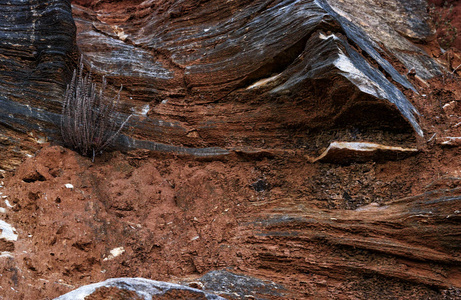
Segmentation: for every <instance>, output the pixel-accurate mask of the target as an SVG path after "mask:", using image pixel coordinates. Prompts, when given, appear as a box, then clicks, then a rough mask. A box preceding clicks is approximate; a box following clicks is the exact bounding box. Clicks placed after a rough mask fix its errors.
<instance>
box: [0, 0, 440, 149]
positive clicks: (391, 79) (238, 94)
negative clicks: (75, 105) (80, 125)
mask: <svg viewBox="0 0 461 300" xmlns="http://www.w3.org/2000/svg"><path fill="white" fill-rule="evenodd" d="M423 7H424V5H423V3H422V2H421V1H410V2H405V3H403V2H399V1H396V2H395V3H393V5H390V4H388V3H387V2H382V1H378V0H376V1H373V2H371V3H370V2H369V1H367V3H366V5H365V4H364V3H362V2H361V1H349V2H347V1H346V2H344V1H333V0H331V1H324V0H322V1H308V0H305V1H288V0H287V1H279V2H277V3H273V2H272V1H232V2H228V1H214V2H206V3H202V2H200V1H197V2H190V1H162V2H152V1H144V2H141V1H134V2H133V1H132V2H128V3H121V2H114V3H104V2H98V1H95V2H92V1H75V2H74V6H73V9H72V13H73V17H74V20H75V23H76V25H77V36H76V41H77V45H78V51H79V52H81V53H82V54H83V55H84V57H85V62H86V64H87V66H88V67H90V66H91V68H92V70H93V72H94V73H96V74H99V75H106V76H107V77H108V78H109V80H110V83H111V84H112V85H113V86H115V87H118V86H119V85H121V84H123V86H124V93H123V97H122V98H123V102H124V108H123V112H124V113H125V114H134V116H135V117H134V118H132V121H131V123H130V124H129V125H130V126H131V130H130V133H129V134H127V135H126V136H124V137H122V138H120V139H119V141H118V147H123V146H124V147H127V148H145V149H150V150H158V151H166V152H178V153H187V154H193V155H201V156H203V155H208V156H209V155H212V156H216V155H222V154H227V153H228V152H229V151H230V150H235V149H239V148H241V147H247V148H248V147H250V148H263V149H300V148H301V149H308V150H310V151H314V152H315V151H318V150H319V146H327V145H328V140H329V139H331V138H332V135H333V134H328V132H329V131H331V132H335V134H338V133H339V135H340V137H341V138H342V139H347V138H349V139H350V134H349V131H350V130H360V131H361V132H363V133H364V135H365V136H366V137H367V139H368V140H369V141H377V140H382V139H383V136H384V137H388V139H387V140H386V142H391V141H392V139H395V138H394V135H392V137H389V132H393V131H396V130H398V131H399V132H400V133H401V134H402V135H405V137H404V138H403V137H401V139H404V140H406V141H413V142H414V137H415V135H416V136H423V130H422V129H421V126H420V124H419V121H418V111H417V109H416V108H415V107H414V106H413V105H412V104H411V103H410V102H409V101H408V99H407V97H406V96H405V95H404V92H406V91H413V93H416V94H417V91H416V88H415V87H414V84H412V83H410V81H409V80H408V78H407V77H406V74H407V73H408V72H409V71H410V70H414V72H415V73H416V76H417V77H420V78H421V79H424V80H427V79H429V78H431V77H432V76H434V75H438V74H440V67H439V65H438V64H437V63H436V62H435V61H434V60H432V58H430V57H429V56H428V55H427V54H426V53H425V52H424V50H422V48H420V47H418V46H417V45H416V44H415V43H414V42H417V43H427V42H428V39H429V38H431V36H432V35H433V34H434V32H433V31H432V29H431V28H430V27H429V26H428V24H427V22H426V21H427V20H426V19H427V15H426V14H425V11H424V8H423ZM358 8H361V9H358ZM70 9H71V7H70V6H69V3H68V2H66V1H62V2H61V1H50V2H42V4H40V5H39V6H37V7H35V6H34V5H32V4H26V3H23V4H22V6H18V7H15V8H14V9H12V10H11V12H8V13H9V14H10V15H11V16H8V17H5V18H4V19H3V20H4V24H5V26H4V27H2V28H4V29H3V31H2V32H0V34H1V35H2V36H5V37H6V39H4V42H3V43H4V46H3V48H4V49H5V50H6V55H5V56H4V57H3V58H2V59H3V60H4V61H5V64H4V72H2V74H0V76H2V77H3V81H2V89H4V90H5V89H6V90H7V91H9V92H7V93H4V94H3V95H2V97H3V100H2V106H3V108H1V109H2V110H1V111H0V112H2V116H3V117H2V120H4V121H3V122H4V123H5V124H7V125H8V126H14V127H17V126H21V127H20V128H22V129H21V130H22V131H23V132H28V133H30V132H32V131H33V130H37V129H38V131H40V132H42V134H43V133H45V134H46V135H48V137H49V138H51V139H59V134H57V132H56V126H57V125H59V114H58V112H59V105H60V101H61V100H62V95H63V88H64V86H65V83H66V82H67V81H68V76H70V72H71V70H72V67H71V62H72V60H71V57H72V55H73V54H74V57H75V56H76V55H75V54H76V48H75V47H74V40H73V37H74V34H75V27H74V25H73V22H72V19H71V16H70V13H71V11H70ZM57 12H62V13H60V14H59V16H56V17H55V14H57ZM16 14H17V15H16ZM23 15H24V16H26V17H23ZM364 16H367V17H366V18H364ZM409 16H411V17H409ZM17 18H21V22H11V20H16V19H17ZM10 19H11V20H10ZM359 20H360V21H359ZM378 25H379V26H378ZM12 32H13V33H12ZM15 33H17V34H18V35H15ZM410 39H411V40H412V41H413V42H410ZM11 40H15V41H16V40H17V41H20V42H21V43H22V44H21V47H22V50H19V49H21V47H13V50H11V48H12V46H11V45H13V44H12V42H9V41H11ZM8 45H10V46H8ZM14 45H16V44H14ZM30 45H32V46H30ZM8 49H10V50H8ZM18 51H22V52H20V53H18ZM50 53H52V55H50ZM21 57H23V58H21ZM24 57H27V59H26V58H24ZM390 62H392V63H394V65H392V64H391V63H390ZM16 70H18V71H16ZM412 72H413V71H412ZM11 74H12V75H11ZM412 74H414V73H412ZM13 86H20V87H21V88H20V89H15V88H13ZM44 91H45V92H44ZM410 93H411V92H410ZM224 132H227V133H226V134H223V133H224ZM313 140H318V142H316V143H313V142H312V141H313ZM319 144H320V145H319Z"/></svg>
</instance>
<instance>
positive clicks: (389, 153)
mask: <svg viewBox="0 0 461 300" xmlns="http://www.w3.org/2000/svg"><path fill="white" fill-rule="evenodd" d="M417 152H418V149H416V148H402V147H395V146H386V145H379V144H375V143H368V142H332V143H331V144H330V145H329V146H328V148H327V149H326V150H325V151H324V152H323V153H322V154H321V155H320V156H319V157H316V158H315V159H313V160H312V162H316V161H321V162H333V163H350V162H364V161H368V160H381V161H383V160H389V159H394V160H395V159H403V158H406V157H408V155H412V154H416V153H417Z"/></svg>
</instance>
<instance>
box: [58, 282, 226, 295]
mask: <svg viewBox="0 0 461 300" xmlns="http://www.w3.org/2000/svg"><path fill="white" fill-rule="evenodd" d="M107 288H112V289H113V288H117V289H118V290H121V291H126V292H129V291H131V292H132V293H131V294H129V295H128V294H127V293H126V292H125V294H121V292H120V291H118V292H114V291H112V292H109V293H108V291H107ZM102 290H104V292H102ZM133 292H134V293H133ZM97 294H98V295H97ZM90 295H91V296H90ZM114 296H118V297H119V298H116V299H126V300H131V299H132V300H142V299H144V300H161V299H163V300H168V299H178V300H181V299H184V300H188V299H196V300H225V299H224V298H222V297H219V296H216V295H213V294H209V293H205V292H203V291H200V290H197V289H193V288H190V287H186V286H181V285H178V284H172V283H167V282H160V281H154V280H148V279H144V278H113V279H108V280H106V281H103V282H99V283H94V284H91V285H87V286H83V287H80V288H78V289H76V290H75V291H72V292H70V293H67V294H65V295H62V296H60V297H58V298H56V300H99V299H100V300H104V299H114V298H112V297H114Z"/></svg>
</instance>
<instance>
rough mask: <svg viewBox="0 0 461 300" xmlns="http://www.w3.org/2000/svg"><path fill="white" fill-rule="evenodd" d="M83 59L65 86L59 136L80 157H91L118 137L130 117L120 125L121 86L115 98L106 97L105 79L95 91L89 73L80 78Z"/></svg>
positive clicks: (94, 84)
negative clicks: (118, 121) (118, 109)
mask: <svg viewBox="0 0 461 300" xmlns="http://www.w3.org/2000/svg"><path fill="white" fill-rule="evenodd" d="M83 69H84V67H83V57H82V58H80V65H79V68H78V70H77V69H76V70H74V74H73V76H72V81H71V83H70V84H69V85H67V90H66V94H65V96H64V101H63V104H62V118H61V133H62V138H63V140H64V144H65V145H66V146H67V147H69V148H72V149H74V150H76V151H77V152H79V153H80V154H81V155H84V156H89V157H92V158H93V161H94V157H95V156H96V155H99V154H100V153H102V151H103V150H104V149H105V148H107V147H108V146H109V145H110V144H111V142H113V141H114V139H115V138H116V137H117V136H118V134H119V133H120V131H121V130H122V129H123V127H124V126H125V125H126V123H127V122H128V120H129V119H130V117H131V115H130V116H128V117H127V118H126V119H125V121H124V122H123V123H122V124H121V125H119V124H118V123H117V120H118V119H119V118H120V114H119V113H118V112H117V110H116V109H117V107H118V105H119V102H120V92H121V91H122V88H123V87H120V90H119V91H118V93H117V95H116V96H115V97H114V98H109V97H107V95H106V86H107V81H106V78H105V77H103V78H102V86H101V87H100V89H99V93H98V91H97V86H96V83H94V82H93V81H92V77H91V70H90V71H89V72H88V73H87V74H86V75H85V76H83Z"/></svg>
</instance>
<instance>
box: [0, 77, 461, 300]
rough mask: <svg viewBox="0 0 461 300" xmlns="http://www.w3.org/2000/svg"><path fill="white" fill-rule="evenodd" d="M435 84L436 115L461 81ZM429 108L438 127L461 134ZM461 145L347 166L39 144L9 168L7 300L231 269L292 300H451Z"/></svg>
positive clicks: (290, 157) (433, 146)
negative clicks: (92, 154) (93, 152)
mask: <svg viewBox="0 0 461 300" xmlns="http://www.w3.org/2000/svg"><path fill="white" fill-rule="evenodd" d="M437 85H438V83H437V82H431V90H430V91H429V90H428V91H429V93H430V94H428V96H427V99H429V100H431V101H433V102H435V103H432V102H430V103H427V102H426V104H427V105H429V106H428V110H427V111H428V112H430V111H433V110H432V109H429V108H430V105H434V106H435V107H437V106H438V101H439V100H441V101H442V104H443V103H444V102H446V101H449V100H450V97H446V98H444V97H442V98H440V97H436V96H438V95H441V94H442V95H447V94H453V93H456V92H457V91H458V90H459V83H458V82H457V81H456V80H455V81H453V82H451V83H450V85H444V86H443V87H440V88H437ZM455 109H457V111H458V112H459V107H456V108H455ZM424 112H426V111H425V110H424ZM433 117H434V115H431V116H427V118H428V120H431V122H432V121H435V123H429V121H427V122H428V123H427V126H429V127H431V126H433V125H432V124H434V126H435V127H434V130H436V132H437V133H438V134H441V133H442V132H445V133H448V132H450V133H458V134H459V127H454V128H451V129H450V128H449V127H450V124H451V127H453V125H455V124H453V123H450V122H448V123H446V122H437V121H436V120H435V118H433ZM424 124H426V123H424ZM442 128H447V129H449V130H451V131H445V130H447V129H443V130H441V129H442ZM429 138H430V137H428V139H429ZM459 154H460V153H459V147H448V148H447V147H446V146H442V145H439V144H438V143H437V138H433V139H432V140H431V141H430V142H429V143H428V144H427V147H426V148H425V150H424V151H422V152H421V153H419V154H417V155H416V156H414V157H408V158H406V159H404V160H402V161H390V162H382V163H374V162H369V163H363V164H354V163H353V164H350V165H345V166H344V165H332V164H322V163H315V164H311V163H309V162H308V160H306V159H305V158H304V157H303V156H299V155H298V154H296V153H292V154H288V153H285V154H278V155H275V156H271V157H264V156H261V157H258V156H256V157H251V156H246V155H243V156H240V155H238V154H235V155H233V156H229V157H227V158H225V159H223V160H212V161H208V160H198V159H194V158H187V157H174V156H168V155H167V156H163V155H154V156H152V154H148V153H147V152H143V151H135V152H130V153H128V154H122V153H119V152H115V153H106V154H105V155H104V156H103V157H101V158H98V159H97V160H96V162H95V163H94V164H92V163H91V160H90V159H88V158H83V157H81V156H79V155H78V154H76V153H74V152H72V151H69V150H66V149H63V148H61V147H59V146H51V145H45V146H44V148H42V149H41V150H40V151H39V152H37V153H36V155H35V156H34V157H32V158H29V159H28V160H26V161H25V162H24V163H23V164H22V165H21V166H20V167H19V168H18V169H17V171H16V172H15V173H14V174H7V175H8V176H7V178H5V179H4V181H5V188H4V189H2V192H3V195H7V197H8V199H9V201H10V202H11V204H13V205H14V207H13V208H12V209H8V212H7V214H6V215H5V216H6V218H5V220H7V221H8V222H9V223H11V224H14V226H15V227H16V229H17V231H18V234H19V240H18V241H17V242H15V243H14V250H13V252H12V253H13V257H14V258H11V259H2V268H3V271H2V274H3V276H2V278H1V283H0V285H1V286H2V289H3V292H4V293H5V295H6V297H7V299H46V298H53V297H55V296H58V295H61V294H63V293H65V292H68V291H70V290H72V289H75V288H76V287H78V286H81V285H84V284H88V283H93V282H98V281H102V280H104V279H106V278H111V277H123V276H129V277H138V276H139V277H145V278H151V279H155V280H163V281H173V282H180V281H182V280H185V279H193V278H197V277H199V276H200V275H202V274H204V273H206V272H208V271H210V270H215V269H223V268H230V270H232V271H233V272H236V273H240V274H245V275H250V276H255V277H258V278H263V279H267V280H272V281H274V282H276V283H279V284H281V285H283V286H284V287H285V288H286V289H287V292H286V298H287V299H312V298H322V299H331V298H337V299H352V298H357V297H358V298H367V299H383V298H389V297H398V298H399V299H415V298H426V297H427V298H432V299H456V295H459V288H460V287H461V273H460V271H459V270H460V264H461V261H460V257H459V247H460V239H459V234H458V232H459V230H460V224H461V223H460V220H461V219H460V218H461V213H460V212H459V208H460V203H461V197H460V191H461V190H460V184H461V175H460V174H459V170H460V168H461V165H460V163H459V162H460V161H459V160H458V159H457V157H458V156H459ZM415 175H416V176H415ZM69 183H70V184H72V185H73V188H66V187H65V184H69ZM118 247H123V249H124V252H123V253H121V254H120V255H119V256H116V257H114V258H111V257H110V256H109V255H110V251H111V250H112V249H114V248H118ZM2 250H8V249H2ZM11 288H12V289H11ZM13 289H14V290H13ZM457 293H458V294H457ZM444 295H445V296H446V297H445V296H444ZM444 297H445V298H444ZM274 299H276V298H274Z"/></svg>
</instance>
